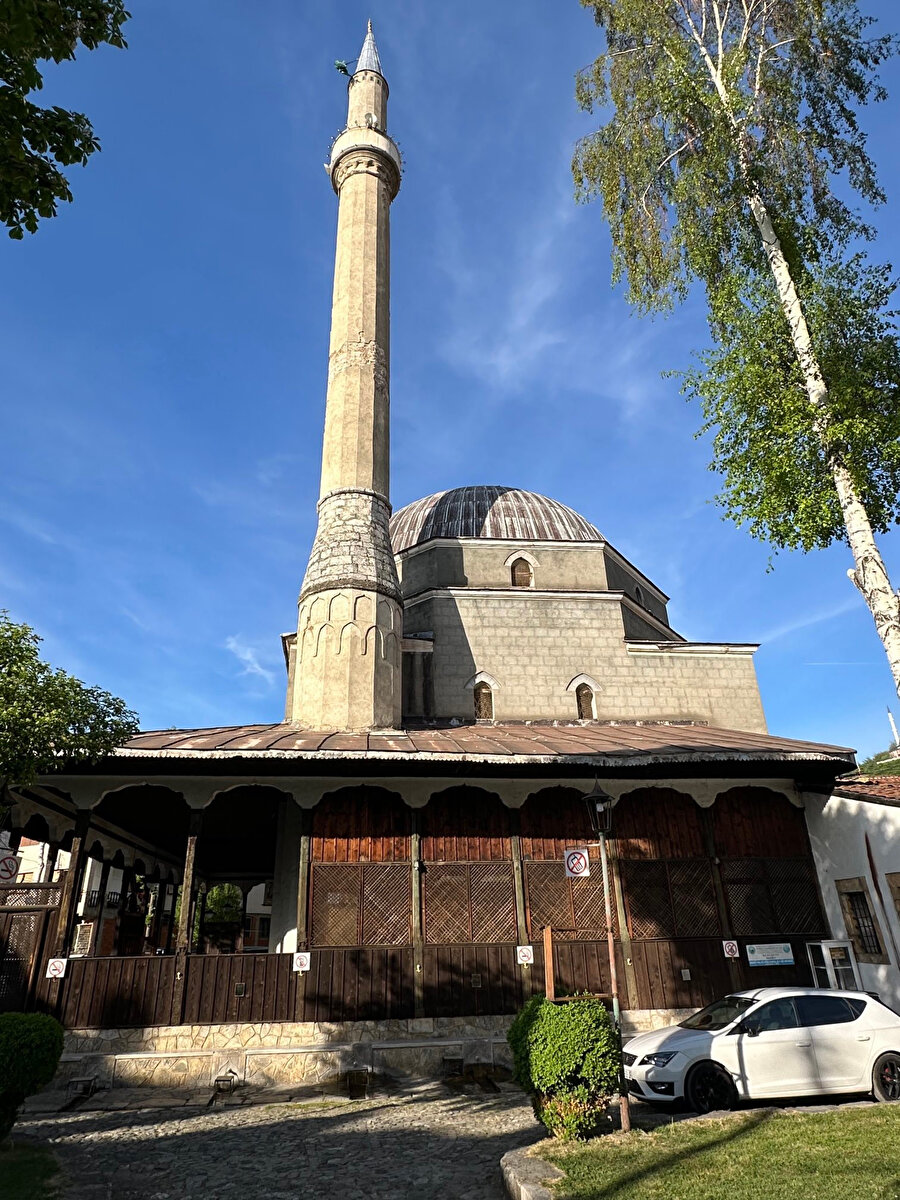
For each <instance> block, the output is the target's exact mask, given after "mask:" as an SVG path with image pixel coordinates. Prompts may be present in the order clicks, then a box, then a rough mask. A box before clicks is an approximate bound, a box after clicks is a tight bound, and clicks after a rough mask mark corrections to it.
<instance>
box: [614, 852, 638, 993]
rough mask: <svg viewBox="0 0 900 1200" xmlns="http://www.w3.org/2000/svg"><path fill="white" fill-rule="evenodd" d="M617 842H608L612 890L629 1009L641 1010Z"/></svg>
mask: <svg viewBox="0 0 900 1200" xmlns="http://www.w3.org/2000/svg"><path fill="white" fill-rule="evenodd" d="M614 846H615V842H614V841H613V839H612V838H608V839H607V842H606V849H607V857H608V859H609V881H610V887H611V888H612V901H613V905H614V907H615V910H616V917H617V919H618V922H619V943H620V945H621V947H622V958H623V959H624V960H625V994H626V996H627V999H628V1004H627V1007H628V1008H640V1003H639V997H638V989H637V976H636V975H635V972H634V961H633V959H632V956H631V954H632V952H631V934H630V933H629V932H628V915H627V913H626V912H625V893H624V891H623V889H622V873H621V871H620V870H619V857H618V855H617V854H616V852H615V850H614V848H613V847H614Z"/></svg>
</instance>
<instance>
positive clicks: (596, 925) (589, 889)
mask: <svg viewBox="0 0 900 1200" xmlns="http://www.w3.org/2000/svg"><path fill="white" fill-rule="evenodd" d="M566 882H567V883H568V885H569V889H570V891H571V893H572V908H573V910H574V914H575V928H576V930H577V931H578V932H579V933H580V934H581V935H582V936H583V937H592V938H602V937H606V901H605V898H604V895H603V876H602V875H601V874H600V869H599V867H598V865H597V863H592V864H591V874H590V875H589V876H588V878H587V879H568V880H566ZM610 911H611V913H612V926H613V933H614V934H615V935H616V936H618V933H619V923H618V921H617V920H616V908H615V903H613V905H612V908H611V910H610Z"/></svg>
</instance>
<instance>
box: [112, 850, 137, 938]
mask: <svg viewBox="0 0 900 1200" xmlns="http://www.w3.org/2000/svg"><path fill="white" fill-rule="evenodd" d="M133 882H134V867H133V866H131V867H129V866H125V867H123V868H122V885H121V890H120V891H119V907H118V908H117V909H116V932H115V934H114V936H113V953H115V954H121V953H122V945H121V942H122V918H123V917H124V916H125V913H126V912H127V911H128V894H129V892H130V891H131V885H132V883H133Z"/></svg>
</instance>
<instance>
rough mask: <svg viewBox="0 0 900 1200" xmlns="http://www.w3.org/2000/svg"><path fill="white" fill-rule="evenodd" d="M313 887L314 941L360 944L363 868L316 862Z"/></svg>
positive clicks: (318, 944)
mask: <svg viewBox="0 0 900 1200" xmlns="http://www.w3.org/2000/svg"><path fill="white" fill-rule="evenodd" d="M310 873H311V889H312V929H311V933H312V944H313V945H314V946H358V945H359V934H360V929H359V923H360V922H359V916H360V884H361V877H362V872H361V868H360V867H358V866H355V865H350V864H345V863H340V864H330V863H314V864H313V866H312V867H311V869H310Z"/></svg>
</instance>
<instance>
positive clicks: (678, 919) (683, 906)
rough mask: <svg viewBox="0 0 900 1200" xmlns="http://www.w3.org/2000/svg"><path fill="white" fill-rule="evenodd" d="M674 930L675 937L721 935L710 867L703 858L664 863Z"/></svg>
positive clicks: (707, 861)
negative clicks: (667, 870)
mask: <svg viewBox="0 0 900 1200" xmlns="http://www.w3.org/2000/svg"><path fill="white" fill-rule="evenodd" d="M668 868H669V885H670V888H671V893H672V908H673V910H674V915H675V931H676V933H677V934H678V936H679V937H717V936H718V935H719V934H720V933H721V925H720V923H719V913H718V910H717V908H716V890H715V887H714V885H713V877H712V868H711V866H710V863H709V860H708V859H705V858H688V859H681V860H675V861H674V862H670V863H669V864H668Z"/></svg>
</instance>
